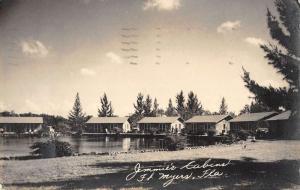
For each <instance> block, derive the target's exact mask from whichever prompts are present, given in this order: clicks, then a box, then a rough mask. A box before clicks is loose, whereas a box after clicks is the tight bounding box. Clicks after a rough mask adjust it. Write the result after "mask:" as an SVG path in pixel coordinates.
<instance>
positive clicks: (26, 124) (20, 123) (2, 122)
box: [0, 117, 43, 134]
mask: <svg viewBox="0 0 300 190" xmlns="http://www.w3.org/2000/svg"><path fill="white" fill-rule="evenodd" d="M42 125H43V118H42V117H0V129H1V133H4V134H33V133H35V132H37V131H38V130H40V129H41V128H42Z"/></svg>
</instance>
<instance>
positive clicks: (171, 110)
mask: <svg viewBox="0 0 300 190" xmlns="http://www.w3.org/2000/svg"><path fill="white" fill-rule="evenodd" d="M165 114H166V116H176V110H175V108H174V106H173V103H172V100H171V98H170V99H169V104H168V107H167V109H166V112H165Z"/></svg>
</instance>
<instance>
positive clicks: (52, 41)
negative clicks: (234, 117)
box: [0, 0, 287, 116]
mask: <svg viewBox="0 0 300 190" xmlns="http://www.w3.org/2000/svg"><path fill="white" fill-rule="evenodd" d="M0 2H2V4H1V8H0V36H1V38H0V111H3V110H14V111H15V112H17V113H19V112H33V113H48V114H54V115H63V116H67V115H68V113H69V111H70V110H71V108H72V106H73V103H74V99H75V95H76V92H78V93H79V95H80V100H81V103H82V108H83V111H84V112H85V113H86V114H88V115H94V116H96V115H97V109H98V107H99V106H100V96H102V95H103V93H104V92H105V93H106V94H107V96H108V98H109V99H110V100H111V101H112V105H113V108H114V111H115V114H116V115H119V116H126V115H128V114H130V113H132V112H133V110H134V108H133V103H134V102H135V100H136V96H137V94H138V93H139V92H141V93H143V94H145V95H146V94H149V95H150V96H151V97H153V98H154V97H156V98H157V100H158V103H159V105H160V108H164V109H165V108H166V107H167V104H168V100H169V98H172V101H173V104H174V105H175V96H176V94H177V93H178V92H179V91H180V90H183V92H184V94H185V95H186V96H187V93H188V92H189V91H191V90H192V91H194V92H195V93H196V94H197V96H198V98H199V100H200V101H201V103H202V105H203V107H204V109H206V110H210V111H212V112H213V111H218V109H219V106H220V103H221V99H222V97H225V99H226V102H227V104H228V108H229V111H233V112H235V113H238V112H239V110H241V109H242V107H243V106H244V105H245V104H248V103H250V102H251V99H250V98H249V97H251V94H250V93H249V91H248V90H247V89H246V88H245V87H244V83H243V81H242V79H241V76H242V73H243V72H242V67H244V68H245V69H246V70H247V71H249V72H250V75H251V77H252V78H253V79H255V80H256V81H257V82H258V83H260V84H263V85H267V86H268V85H272V86H274V87H279V86H286V85H287V84H286V83H285V82H284V81H283V80H282V76H280V75H279V74H277V73H276V71H275V70H274V69H273V68H272V67H271V66H270V65H268V64H267V60H266V59H265V58H264V53H263V51H262V49H261V48H260V47H259V45H260V44H264V43H275V42H274V41H272V39H271V38H270V36H269V32H268V28H267V24H266V11H267V8H269V9H270V10H271V11H272V12H273V13H274V14H275V15H276V11H275V10H274V5H273V1H272V0H144V1H143V0H65V1H61V0H26V1H24V0H10V1H8V0H2V1H0Z"/></svg>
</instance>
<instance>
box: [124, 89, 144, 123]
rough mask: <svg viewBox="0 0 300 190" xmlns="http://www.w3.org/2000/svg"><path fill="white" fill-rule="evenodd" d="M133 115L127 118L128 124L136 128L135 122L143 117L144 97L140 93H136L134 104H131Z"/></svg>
mask: <svg viewBox="0 0 300 190" xmlns="http://www.w3.org/2000/svg"><path fill="white" fill-rule="evenodd" d="M133 107H134V113H133V114H132V115H130V116H129V119H128V120H129V122H130V123H131V125H132V126H133V127H136V126H137V122H138V121H139V120H140V119H142V118H143V116H144V95H143V94H142V93H138V96H137V97H136V103H135V104H133Z"/></svg>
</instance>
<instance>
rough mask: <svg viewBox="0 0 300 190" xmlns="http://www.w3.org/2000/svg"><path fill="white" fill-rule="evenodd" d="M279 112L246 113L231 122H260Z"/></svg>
mask: <svg viewBox="0 0 300 190" xmlns="http://www.w3.org/2000/svg"><path fill="white" fill-rule="evenodd" d="M276 113H277V112H259V113H245V114H242V115H239V116H237V117H236V118H234V119H232V120H230V121H229V122H247V121H259V120H262V119H265V118H268V117H271V116H273V115H275V114H276Z"/></svg>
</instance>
